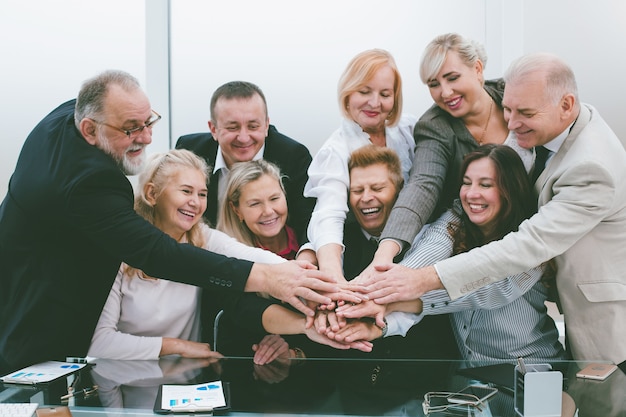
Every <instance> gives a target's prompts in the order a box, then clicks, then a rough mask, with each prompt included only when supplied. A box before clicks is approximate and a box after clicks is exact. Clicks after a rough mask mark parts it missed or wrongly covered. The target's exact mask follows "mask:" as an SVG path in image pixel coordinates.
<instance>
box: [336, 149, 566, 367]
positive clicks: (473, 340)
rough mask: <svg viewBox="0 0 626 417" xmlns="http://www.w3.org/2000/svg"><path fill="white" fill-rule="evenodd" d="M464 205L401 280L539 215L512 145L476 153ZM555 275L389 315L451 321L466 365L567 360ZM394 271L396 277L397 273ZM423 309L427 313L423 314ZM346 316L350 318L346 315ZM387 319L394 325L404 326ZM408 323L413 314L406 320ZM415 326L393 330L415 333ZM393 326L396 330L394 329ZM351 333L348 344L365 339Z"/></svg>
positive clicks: (431, 230)
mask: <svg viewBox="0 0 626 417" xmlns="http://www.w3.org/2000/svg"><path fill="white" fill-rule="evenodd" d="M461 173H462V174H461V175H462V178H461V188H460V192H459V199H458V200H456V201H455V202H454V204H453V207H452V208H451V209H449V210H448V211H446V212H445V213H444V214H443V215H442V216H441V217H440V218H439V219H438V220H436V221H435V222H434V223H432V224H431V225H430V226H428V228H427V230H426V231H425V232H424V234H423V236H422V238H421V239H420V240H419V241H418V242H417V243H415V244H414V246H413V247H412V248H411V249H410V251H409V252H408V253H407V255H406V257H405V258H404V259H403V260H402V262H401V263H400V264H399V265H395V266H393V268H392V269H390V270H389V271H392V270H394V269H395V273H398V274H403V273H406V272H407V271H406V268H419V267H421V266H424V265H432V264H433V263H435V262H437V261H439V260H442V259H445V258H447V257H449V256H452V255H456V254H457V253H461V252H466V251H469V250H471V249H472V248H474V247H477V246H482V245H485V244H487V243H489V242H491V241H494V240H499V239H502V238H503V237H504V236H505V235H506V234H508V233H509V232H512V231H516V230H517V229H518V227H519V225H520V224H521V223H522V222H523V221H524V220H525V219H527V218H529V217H530V216H532V215H533V213H534V212H535V211H536V207H537V205H536V201H535V198H536V197H535V196H534V193H533V190H532V187H531V184H530V181H529V179H528V174H527V173H526V169H525V168H524V165H523V163H522V161H521V159H520V157H519V156H518V154H517V153H516V152H515V151H514V150H513V149H511V148H510V147H508V146H506V145H492V144H489V145H483V146H480V147H479V148H477V149H476V150H474V151H472V152H470V153H468V154H467V155H466V156H465V158H464V160H463V163H462V166H461ZM548 270H549V268H547V267H545V266H538V267H536V268H533V269H531V270H529V271H526V272H523V273H520V274H517V275H514V276H510V277H508V278H507V279H505V280H502V281H498V282H496V283H493V284H490V285H487V286H485V287H482V288H480V289H479V290H476V291H474V292H472V293H470V294H468V295H466V296H464V297H461V298H459V299H456V300H454V301H451V300H450V298H449V297H448V294H447V292H446V291H445V290H437V291H431V292H428V293H426V294H425V295H424V296H423V297H422V298H421V299H419V300H417V301H415V302H414V305H413V307H410V306H409V305H408V304H406V303H405V304H404V305H400V304H390V305H388V306H387V311H390V310H403V311H407V310H409V309H412V311H418V312H420V311H421V312H422V314H424V315H433V314H446V313H453V314H451V315H450V318H451V322H452V329H453V331H454V334H455V337H456V340H457V345H458V347H459V351H460V353H461V356H462V358H463V359H466V360H494V359H516V358H518V357H525V358H533V359H548V360H551V359H563V358H564V354H565V352H564V350H563V346H562V345H561V343H560V342H559V340H558V336H559V334H558V331H557V329H556V325H555V324H554V321H553V320H552V318H551V317H550V316H548V314H547V309H546V306H545V301H546V300H547V299H548V288H547V287H546V285H544V283H543V282H542V276H543V275H546V274H547V273H548V272H549V271H548ZM389 271H388V272H389ZM422 306H423V311H422ZM338 310H339V314H343V315H344V316H346V317H356V316H358V315H359V314H360V315H367V314H369V313H368V312H365V311H364V308H361V311H360V312H358V311H359V306H355V307H346V308H340V309H338ZM342 310H344V311H342ZM394 314H396V313H390V314H387V316H386V320H387V321H390V320H398V319H396V318H394ZM401 317H402V318H404V319H406V317H407V315H402V316H401ZM419 320H420V316H414V317H413V321H410V320H404V322H403V323H401V324H399V325H395V326H393V327H394V328H395V327H399V328H401V329H404V330H403V331H406V330H408V328H410V326H411V325H413V323H416V322H418V321H419ZM389 327H392V326H389ZM359 336H360V335H359V334H357V333H353V334H349V331H348V330H345V331H344V334H343V335H342V339H341V340H347V341H349V340H352V338H358V337H359Z"/></svg>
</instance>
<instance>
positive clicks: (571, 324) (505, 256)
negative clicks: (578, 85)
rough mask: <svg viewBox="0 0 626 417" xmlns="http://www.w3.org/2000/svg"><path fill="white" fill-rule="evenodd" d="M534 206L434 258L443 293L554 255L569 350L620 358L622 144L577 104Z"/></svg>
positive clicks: (623, 314)
mask: <svg viewBox="0 0 626 417" xmlns="http://www.w3.org/2000/svg"><path fill="white" fill-rule="evenodd" d="M535 188H536V189H537V191H538V193H539V201H538V205H539V212H538V213H537V214H536V215H534V216H533V217H531V218H530V219H529V220H526V221H525V222H523V223H522V224H521V225H520V228H519V231H518V232H515V233H510V234H509V235H507V236H505V237H504V238H503V239H502V240H500V241H497V242H492V243H490V244H488V245H485V246H483V247H482V248H477V249H474V250H472V251H470V252H468V253H464V254H460V255H457V256H455V257H453V258H450V259H447V260H444V261H442V262H440V263H438V264H437V265H436V268H437V271H438V273H439V275H440V277H441V280H442V282H443V284H444V286H445V287H446V289H447V290H448V292H449V293H450V297H451V298H458V297H460V296H461V295H463V294H464V293H466V292H469V291H471V290H472V289H475V288H478V287H481V286H483V285H486V284H488V283H490V282H493V281H498V280H500V279H502V278H504V277H506V276H507V275H510V274H514V273H518V272H521V271H525V270H527V269H529V268H531V267H533V266H536V265H539V264H541V263H542V262H545V261H547V260H549V259H551V258H553V257H556V261H557V265H558V273H557V288H558V292H559V296H560V299H561V303H562V308H563V313H564V317H565V326H566V329H567V338H568V341H569V343H570V347H571V353H572V355H573V356H574V358H575V359H580V360H597V359H604V360H611V361H613V362H615V363H620V362H622V361H624V360H626V325H624V322H623V320H624V318H626V150H625V143H624V141H623V140H621V141H620V139H618V138H617V136H616V135H615V133H614V132H613V131H612V130H611V129H610V128H609V126H608V125H607V124H606V122H605V121H604V120H603V119H602V118H601V117H600V115H599V114H598V112H597V111H596V110H595V109H594V108H593V107H591V106H588V105H582V106H581V112H580V115H579V116H578V119H577V121H576V123H575V124H574V126H573V127H572V129H571V131H570V133H569V135H568V136H567V138H566V139H565V141H564V143H563V144H562V146H561V148H560V149H559V151H558V152H557V153H556V154H555V155H554V156H553V158H552V160H551V161H550V162H549V163H548V166H547V167H546V169H545V170H544V172H543V173H542V174H541V176H540V177H539V178H538V179H537V182H536V183H535Z"/></svg>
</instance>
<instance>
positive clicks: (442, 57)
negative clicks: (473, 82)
mask: <svg viewBox="0 0 626 417" xmlns="http://www.w3.org/2000/svg"><path fill="white" fill-rule="evenodd" d="M450 51H454V52H456V53H457V54H459V56H460V57H461V59H462V60H463V62H464V63H465V64H466V65H467V66H468V67H472V66H474V64H475V63H476V61H479V60H480V62H482V64H483V68H484V67H486V66H487V52H486V51H485V47H484V46H483V45H482V44H481V43H479V42H477V41H474V40H471V39H466V38H464V37H463V36H461V35H459V34H458V33H446V34H443V35H439V36H437V37H436V38H435V39H433V40H432V41H430V43H429V44H428V45H427V46H426V49H424V52H423V53H422V60H421V62H420V78H421V80H422V82H423V83H424V84H427V83H428V81H429V80H431V79H433V78H435V77H436V76H437V73H438V72H439V71H440V70H441V67H442V66H443V63H444V62H445V61H446V56H447V55H448V52H450Z"/></svg>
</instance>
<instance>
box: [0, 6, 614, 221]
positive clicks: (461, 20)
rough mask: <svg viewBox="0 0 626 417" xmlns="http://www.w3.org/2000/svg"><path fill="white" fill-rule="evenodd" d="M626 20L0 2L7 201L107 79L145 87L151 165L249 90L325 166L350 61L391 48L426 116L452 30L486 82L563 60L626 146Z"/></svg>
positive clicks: (513, 10) (596, 11)
mask: <svg viewBox="0 0 626 417" xmlns="http://www.w3.org/2000/svg"><path fill="white" fill-rule="evenodd" d="M169 2H171V5H170V7H171V28H168V27H167V19H166V18H167V11H168V4H169ZM625 16H626V2H623V1H622V0H595V1H594V2H589V1H587V0H552V1H544V0H448V1H445V2H432V1H427V0H389V1H387V2H380V1H378V0H360V1H359V0H339V1H337V0H317V1H315V2H308V3H305V2H294V1H291V0H264V1H258V0H229V1H203V0H55V1H49V0H0V91H1V92H2V93H1V94H2V100H0V122H1V126H2V133H0V198H2V197H3V196H4V194H5V193H6V189H7V184H8V181H9V176H10V174H11V173H12V171H13V169H14V166H15V163H16V161H17V157H18V153H19V150H20V148H21V145H22V142H23V141H24V139H25V138H26V136H27V135H28V133H29V132H30V130H31V129H32V128H33V127H34V125H35V124H36V123H37V122H38V121H39V120H40V119H41V118H42V117H43V116H45V114H47V113H48V112H49V111H50V110H52V109H53V108H54V107H55V106H57V105H58V104H60V103H61V102H63V101H65V100H67V99H70V98H73V97H74V96H75V95H76V93H77V91H78V89H79V87H80V84H81V82H82V81H83V80H85V79H86V78H89V77H91V76H93V75H95V74H96V73H98V72H100V71H102V70H104V69H107V68H119V69H123V70H126V71H128V72H130V73H132V74H134V75H135V76H137V78H139V80H140V82H141V83H142V84H143V85H144V86H146V89H147V92H148V95H149V96H150V98H151V100H152V102H153V106H154V108H155V109H156V110H157V111H159V112H161V113H163V114H164V116H165V117H164V121H163V122H162V123H159V125H157V128H156V129H155V131H154V143H153V145H151V151H153V152H154V151H161V150H164V149H167V147H168V146H169V139H170V138H169V136H170V135H171V140H172V143H173V142H174V141H175V140H176V138H177V137H178V136H180V135H182V134H185V133H190V132H197V131H205V130H206V129H207V127H206V121H207V120H208V117H209V109H208V107H209V99H210V96H211V94H212V92H213V90H214V89H215V88H216V87H218V86H219V85H220V84H222V83H224V82H226V81H230V80H233V79H246V80H249V81H253V82H255V83H257V84H258V85H259V86H260V87H261V88H262V89H263V90H264V92H265V93H266V96H267V99H268V104H269V111H270V118H271V121H272V123H274V124H276V125H277V126H278V128H279V129H280V130H281V131H283V132H284V133H286V134H288V135H290V136H292V137H294V138H296V139H298V140H300V141H301V142H303V143H305V144H306V145H307V146H308V147H309V148H310V149H311V152H312V153H315V152H316V151H317V149H318V148H319V146H320V145H321V143H322V142H323V141H324V140H325V138H326V137H327V136H328V135H329V134H330V133H331V132H332V130H334V129H335V128H336V127H337V124H338V121H339V115H338V110H337V103H336V92H335V90H336V85H337V80H338V78H339V76H340V74H341V72H342V71H343V69H344V67H345V65H346V64H347V62H348V61H349V60H350V58H352V56H354V55H355V54H356V53H358V52H360V51H362V50H364V49H368V48H372V47H381V48H385V49H388V50H389V51H390V52H391V53H392V54H393V55H394V56H395V58H396V60H397V63H398V66H399V67H400V70H401V72H402V75H403V80H404V85H405V88H404V93H405V97H406V100H405V111H408V112H411V113H414V114H421V113H422V112H423V111H424V110H425V109H426V108H427V107H428V106H429V105H430V103H431V99H430V96H429V95H428V92H427V89H426V88H425V87H424V86H423V85H422V84H421V83H420V81H419V79H418V76H417V73H418V62H419V57H420V54H421V51H422V50H423V48H424V46H425V45H426V44H427V43H428V42H429V41H430V40H431V39H432V38H433V37H434V36H436V35H438V34H440V33H444V32H449V31H457V32H460V33H462V34H464V35H466V36H469V37H472V38H475V39H477V40H480V41H482V42H484V43H485V45H486V47H487V51H488V52H489V55H490V59H489V63H488V66H487V71H486V72H487V76H488V77H495V76H499V75H501V74H502V71H503V69H504V68H506V67H507V66H508V64H509V63H510V61H511V60H512V59H513V58H515V57H517V56H519V55H520V54H521V53H523V52H525V51H528V52H531V51H537V50H547V51H551V52H555V53H557V54H559V55H561V56H563V57H564V58H565V59H566V60H567V61H569V62H570V63H571V64H572V66H573V67H574V70H575V71H576V73H577V76H578V80H579V84H580V93H581V98H582V100H583V101H587V102H590V103H592V104H594V105H596V107H598V108H599V109H600V111H601V112H602V114H603V115H604V117H605V118H606V119H607V121H608V122H609V123H610V124H611V125H612V127H613V128H614V130H615V131H616V132H617V133H618V135H622V136H624V135H626V118H624V117H622V115H621V113H622V108H623V104H624V94H623V92H622V90H623V87H622V83H621V82H620V80H621V77H620V75H621V73H618V71H620V70H621V69H622V68H625V67H626V55H625V54H623V53H622V51H623V49H624V46H623V42H624V39H626V25H625V24H624V20H625ZM146 33H147V35H146ZM168 42H170V43H171V51H170V50H169V49H168V48H169V45H168ZM168 51H169V52H171V58H170V56H169V54H168ZM170 59H171V61H172V65H171V71H170V70H169V65H168V63H169V61H170ZM170 76H171V79H172V82H171V84H170V83H169V82H168V78H169V77H170ZM170 112H171V113H170ZM170 116H171V119H170ZM170 121H171V127H170V126H168V123H169V122H170ZM170 132H171V134H170ZM42 209H44V208H42Z"/></svg>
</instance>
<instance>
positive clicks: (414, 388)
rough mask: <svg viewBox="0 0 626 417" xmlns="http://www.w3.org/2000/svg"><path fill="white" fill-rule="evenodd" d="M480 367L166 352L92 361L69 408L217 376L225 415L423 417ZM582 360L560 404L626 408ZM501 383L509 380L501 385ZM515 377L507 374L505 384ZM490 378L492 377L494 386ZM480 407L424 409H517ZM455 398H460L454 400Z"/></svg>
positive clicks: (145, 399)
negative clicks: (429, 404) (438, 395)
mask: <svg viewBox="0 0 626 417" xmlns="http://www.w3.org/2000/svg"><path fill="white" fill-rule="evenodd" d="M477 365H484V364H473V363H468V362H462V361H436V360H428V361H427V360H388V359H387V360H384V359H372V360H366V359H358V360H350V359H307V360H300V361H291V362H290V363H277V364H270V365H266V366H264V367H258V366H255V365H254V364H253V362H252V360H251V358H235V357H229V358H224V359H222V360H220V361H218V362H215V363H208V362H207V361H204V360H196V359H183V358H177V357H166V358H162V359H160V360H158V361H114V360H96V361H95V366H93V367H88V368H85V369H84V370H82V371H81V374H80V380H79V384H78V385H77V386H75V387H74V389H75V390H81V389H83V388H85V387H92V386H93V385H97V386H98V390H97V395H91V396H88V397H81V396H77V397H74V398H72V399H71V401H70V402H69V404H68V405H69V406H70V408H71V410H72V414H73V415H74V416H75V417H80V416H97V415H106V416H108V417H113V416H118V415H120V416H128V415H152V414H153V412H152V410H153V407H154V402H155V399H156V395H157V393H158V389H159V386H160V385H161V384H183V383H190V384H198V383H202V382H207V381H214V380H222V381H224V382H228V383H229V384H230V393H231V410H230V412H229V415H231V416H238V415H250V414H255V413H258V414H268V413H269V414H285V415H287V414H288V415H305V414H306V415H330V416H339V415H351V416H424V415H425V414H424V409H423V404H422V403H423V400H424V395H425V394H426V393H428V392H437V391H439V392H441V391H444V392H452V393H454V392H459V391H460V390H462V389H463V388H464V387H466V386H467V385H472V384H476V383H477V384H486V383H489V382H491V381H489V379H490V378H489V377H488V376H487V377H482V379H483V380H479V379H477V378H476V376H475V375H474V376H473V377H468V376H466V375H467V371H463V369H465V368H468V367H475V366H477ZM585 365H586V363H582V362H561V363H554V364H553V367H554V369H558V370H561V371H562V372H563V376H564V384H563V391H564V396H563V398H564V400H563V404H564V406H563V410H564V412H565V413H566V414H564V415H574V412H575V411H576V409H578V416H579V417H597V416H603V417H609V416H624V415H626V396H625V395H624V392H626V375H625V374H624V373H623V372H621V371H618V372H615V373H614V374H613V375H611V376H610V377H609V378H607V379H606V380H605V381H602V382H599V381H591V380H582V379H578V378H576V376H575V374H576V372H577V371H578V370H579V369H581V368H582V367H584V366H585ZM69 383H71V381H68V380H67V379H65V378H64V379H61V380H57V381H54V382H52V383H50V384H46V385H45V386H37V387H29V386H14V385H9V384H4V385H2V386H0V402H38V403H39V404H40V405H42V406H43V405H61V404H62V401H61V397H62V396H63V395H66V394H67V392H68V384H69ZM500 383H501V384H502V383H504V384H506V380H504V381H503V382H502V381H501V382H500ZM512 384H513V375H511V386H512ZM492 385H493V384H492ZM496 387H497V388H498V392H497V394H495V395H494V396H493V397H491V398H489V399H488V400H486V401H485V403H484V406H482V405H481V407H480V408H478V407H454V408H452V409H447V410H445V411H444V413H438V412H430V413H429V416H439V415H450V414H451V413H452V415H459V413H461V415H472V416H482V417H487V416H503V417H504V416H514V415H515V413H514V411H513V396H512V394H511V393H510V391H509V390H507V387H505V386H501V385H498V386H496ZM458 405H459V404H457V406H458Z"/></svg>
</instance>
